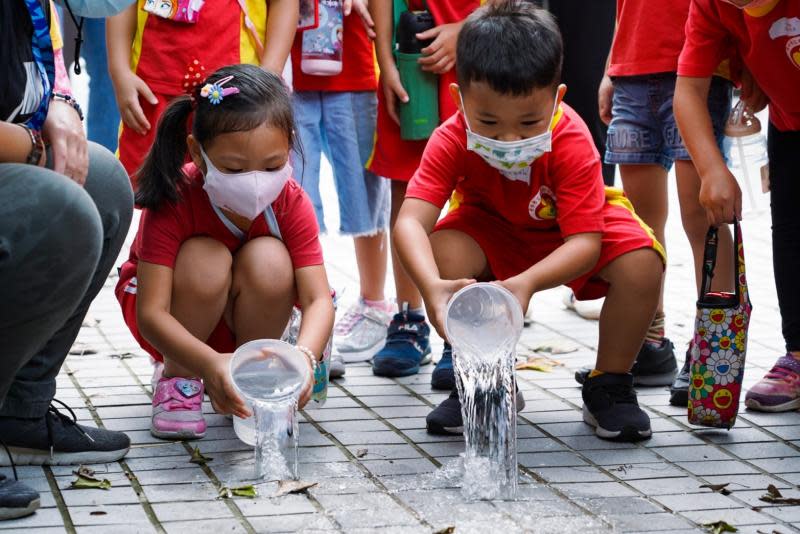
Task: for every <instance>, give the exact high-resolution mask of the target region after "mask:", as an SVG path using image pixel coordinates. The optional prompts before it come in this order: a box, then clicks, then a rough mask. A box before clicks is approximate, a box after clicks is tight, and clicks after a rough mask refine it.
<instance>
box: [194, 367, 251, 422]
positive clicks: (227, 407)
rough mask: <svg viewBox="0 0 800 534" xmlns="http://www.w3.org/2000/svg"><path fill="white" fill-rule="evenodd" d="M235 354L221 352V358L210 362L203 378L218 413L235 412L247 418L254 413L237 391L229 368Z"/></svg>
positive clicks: (234, 413)
mask: <svg viewBox="0 0 800 534" xmlns="http://www.w3.org/2000/svg"><path fill="white" fill-rule="evenodd" d="M231 358H233V354H230V353H228V354H220V355H219V358H214V360H213V361H212V362H211V363H210V364H209V367H208V368H207V369H205V370H204V372H203V374H202V376H201V378H202V379H203V384H204V385H205V387H206V392H207V393H208V396H209V397H211V405H212V406H213V407H214V411H215V412H217V413H218V414H223V415H227V414H233V415H235V416H237V417H241V418H243V419H244V418H247V417H250V416H251V415H253V414H252V413H251V412H250V410H248V409H247V405H246V404H245V402H244V399H242V397H241V396H240V395H239V393H238V392H237V391H236V387H234V385H233V382H232V381H231V377H230V373H229V369H230V363H231Z"/></svg>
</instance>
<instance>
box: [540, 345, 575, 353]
mask: <svg viewBox="0 0 800 534" xmlns="http://www.w3.org/2000/svg"><path fill="white" fill-rule="evenodd" d="M577 350H578V347H577V345H573V344H571V343H560V342H554V343H547V344H544V345H540V346H538V347H536V348H535V349H533V352H549V353H550V354H569V353H570V352H577Z"/></svg>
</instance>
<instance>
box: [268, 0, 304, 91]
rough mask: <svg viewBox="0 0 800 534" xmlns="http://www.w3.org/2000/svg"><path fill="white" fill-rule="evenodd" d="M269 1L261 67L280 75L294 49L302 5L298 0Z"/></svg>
mask: <svg viewBox="0 0 800 534" xmlns="http://www.w3.org/2000/svg"><path fill="white" fill-rule="evenodd" d="M267 3H268V6H267V35H266V39H265V42H264V57H262V58H261V68H263V69H265V70H270V71H272V72H274V73H275V74H277V75H279V76H280V75H281V74H282V73H283V67H284V65H286V58H288V57H289V53H290V52H291V51H292V42H293V41H294V33H295V31H296V30H297V19H298V18H300V6H299V3H298V0H268V2H267Z"/></svg>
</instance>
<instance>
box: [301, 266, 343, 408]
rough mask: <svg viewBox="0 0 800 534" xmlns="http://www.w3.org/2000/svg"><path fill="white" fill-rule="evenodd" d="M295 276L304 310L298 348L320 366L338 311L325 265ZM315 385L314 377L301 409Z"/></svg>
mask: <svg viewBox="0 0 800 534" xmlns="http://www.w3.org/2000/svg"><path fill="white" fill-rule="evenodd" d="M294 275H295V283H296V284H297V299H298V302H299V304H300V306H301V307H302V309H303V319H302V321H301V322H300V333H299V334H298V336H297V344H298V345H299V346H303V347H306V348H308V349H309V350H311V352H312V353H314V356H315V357H316V358H317V361H318V362H319V361H321V360H322V353H323V351H324V350H325V347H326V346H327V345H328V340H329V339H330V337H331V332H332V331H333V320H334V310H333V299H332V298H331V289H330V286H329V285H328V275H327V273H326V272H325V266H324V265H313V266H310V267H302V268H300V269H297V270H296V271H295V274H294ZM313 385H314V378H313V376H312V377H311V381H310V383H309V384H307V385H306V388H304V390H303V393H302V394H301V395H300V401H299V405H300V408H302V407H303V406H305V404H306V403H307V402H308V400H309V398H310V397H311V387H313Z"/></svg>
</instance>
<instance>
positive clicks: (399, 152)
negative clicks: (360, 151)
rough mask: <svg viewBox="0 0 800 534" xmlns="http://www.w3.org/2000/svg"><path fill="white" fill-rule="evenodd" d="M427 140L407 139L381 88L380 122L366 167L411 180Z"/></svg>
mask: <svg viewBox="0 0 800 534" xmlns="http://www.w3.org/2000/svg"><path fill="white" fill-rule="evenodd" d="M426 144H428V141H427V140H422V141H405V140H404V139H402V138H401V137H400V126H399V125H398V124H397V123H396V122H394V121H393V120H392V118H391V117H390V116H389V111H387V109H386V100H385V99H384V97H383V90H381V89H378V122H377V125H376V127H375V146H374V147H373V149H372V155H371V156H370V158H369V161H368V162H367V170H369V171H370V172H372V173H373V174H377V175H378V176H383V177H384V178H389V179H390V180H397V181H399V182H408V181H410V180H411V177H412V176H414V173H415V172H417V167H419V163H420V161H422V153H423V152H424V151H425V145H426Z"/></svg>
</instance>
